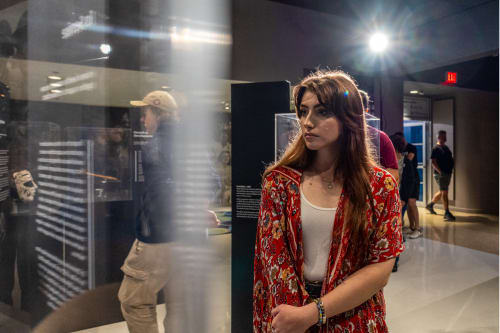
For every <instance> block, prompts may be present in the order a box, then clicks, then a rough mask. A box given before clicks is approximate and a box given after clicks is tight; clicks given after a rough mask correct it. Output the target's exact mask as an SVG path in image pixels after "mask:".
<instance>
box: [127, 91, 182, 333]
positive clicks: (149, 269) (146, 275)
mask: <svg viewBox="0 0 500 333" xmlns="http://www.w3.org/2000/svg"><path fill="white" fill-rule="evenodd" d="M130 103H131V104H132V105H134V106H139V107H141V123H142V124H143V126H144V128H145V129H146V131H147V132H148V133H149V134H151V135H152V138H151V140H150V141H149V142H148V143H147V144H146V145H145V147H144V150H143V155H142V156H143V170H144V179H145V184H144V185H145V186H144V189H145V191H144V193H143V194H142V197H141V202H140V211H139V214H138V216H137V220H136V222H137V223H136V237H137V239H136V240H135V241H134V244H133V245H132V248H131V250H130V253H129V255H128V257H127V258H126V259H125V262H124V264H123V266H122V268H121V269H122V271H123V273H124V278H123V281H122V284H121V286H120V290H119V293H118V298H119V300H120V302H121V309H122V314H123V317H124V318H125V320H126V321H127V325H128V329H129V331H130V332H132V333H133V332H148V333H149V332H158V324H157V321H156V302H157V294H158V292H160V291H161V290H163V292H164V295H165V300H166V303H167V309H168V310H167V318H165V322H164V324H165V325H167V323H168V330H167V329H166V331H169V332H170V331H172V332H177V331H179V332H180V331H182V329H179V327H178V326H175V325H176V324H175V323H176V317H181V316H180V312H179V311H181V310H180V309H179V308H178V307H176V306H175V305H173V306H170V305H171V302H169V301H170V300H172V299H175V300H179V299H181V298H182V295H178V293H179V292H180V291H179V290H180V289H181V288H177V291H176V288H175V285H178V284H179V283H180V284H182V282H180V281H179V279H182V278H181V277H180V273H179V269H178V265H176V264H175V262H174V261H175V259H176V258H175V255H174V254H173V252H174V251H175V242H174V238H175V223H174V207H173V205H172V203H173V200H174V195H175V186H176V182H175V180H174V171H173V163H174V157H173V154H174V149H173V147H174V146H175V144H174V143H173V138H174V135H173V133H172V132H173V130H174V128H175V127H176V126H178V109H177V104H176V101H175V99H174V98H173V97H172V95H170V94H169V93H168V92H166V91H153V92H151V93H149V94H147V95H146V96H145V97H144V99H143V100H142V101H131V102H130ZM167 281H168V284H167ZM172 286H174V287H172ZM165 327H166V328H167V326H165Z"/></svg>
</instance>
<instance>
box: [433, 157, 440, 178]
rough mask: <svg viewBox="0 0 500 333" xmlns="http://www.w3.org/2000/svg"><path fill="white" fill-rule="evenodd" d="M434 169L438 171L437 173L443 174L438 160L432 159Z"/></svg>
mask: <svg viewBox="0 0 500 333" xmlns="http://www.w3.org/2000/svg"><path fill="white" fill-rule="evenodd" d="M432 167H433V168H434V170H436V172H437V173H439V174H441V169H440V168H439V166H438V164H437V160H436V159H435V158H433V159H432Z"/></svg>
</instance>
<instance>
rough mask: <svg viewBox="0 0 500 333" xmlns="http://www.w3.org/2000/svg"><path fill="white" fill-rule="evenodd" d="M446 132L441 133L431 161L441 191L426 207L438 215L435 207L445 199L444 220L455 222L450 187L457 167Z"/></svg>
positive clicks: (433, 149)
mask: <svg viewBox="0 0 500 333" xmlns="http://www.w3.org/2000/svg"><path fill="white" fill-rule="evenodd" d="M445 143H446V131H439V133H438V137H437V144H436V145H435V146H434V148H432V154H431V160H432V167H433V169H434V179H435V180H436V182H437V184H438V185H439V191H438V192H436V193H435V194H434V197H433V198H432V201H431V202H430V203H429V204H428V205H427V206H426V207H425V208H426V209H427V210H428V211H429V212H430V213H431V214H436V211H435V210H434V205H435V204H436V203H437V202H439V200H441V198H442V199H443V206H444V210H445V213H444V220H445V221H455V216H453V214H452V213H451V212H450V210H449V208H448V187H449V186H450V180H451V174H452V172H453V168H454V166H455V161H454V160H453V155H452V153H451V151H450V149H449V148H448V146H446V144H445Z"/></svg>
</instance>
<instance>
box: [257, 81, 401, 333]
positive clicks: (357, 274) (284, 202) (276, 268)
mask: <svg viewBox="0 0 500 333" xmlns="http://www.w3.org/2000/svg"><path fill="white" fill-rule="evenodd" d="M293 97H294V99H295V110H296V113H297V117H298V119H299V122H300V132H299V134H298V135H297V137H296V138H295V139H294V141H293V142H291V143H290V145H289V147H288V148H287V150H286V151H285V154H284V155H283V157H282V158H281V159H280V160H279V161H277V162H276V163H274V164H273V165H271V166H269V167H268V168H267V169H266V171H265V172H264V177H263V184H262V198H261V207H260V212H259V221H258V227H257V237H256V245H255V261H254V294H253V298H254V302H253V303H254V305H253V326H254V332H279V333H281V332H300V333H303V332H305V331H307V330H309V332H342V333H344V332H387V326H386V323H385V303H384V297H383V293H382V288H383V287H384V286H385V285H386V284H387V282H388V279H389V276H390V273H391V270H392V267H393V265H394V260H395V259H394V258H395V257H396V256H397V255H398V254H399V253H401V252H402V251H403V250H404V245H403V242H402V237H401V225H400V222H399V219H398V217H399V214H400V203H399V196H398V191H397V184H396V182H395V180H394V178H393V177H392V176H391V175H390V174H389V173H388V172H386V171H385V170H383V169H380V168H378V167H376V166H375V163H374V162H373V160H372V159H371V155H370V148H369V143H368V140H367V138H366V125H365V119H364V112H363V107H362V102H361V96H360V94H359V91H358V89H357V87H356V84H355V82H354V81H353V79H351V78H350V77H349V76H348V75H347V74H345V73H343V72H341V71H334V72H331V71H330V72H316V73H314V74H311V75H310V76H308V77H307V78H305V79H304V80H302V82H301V83H300V84H299V85H297V86H296V87H295V88H294V91H293Z"/></svg>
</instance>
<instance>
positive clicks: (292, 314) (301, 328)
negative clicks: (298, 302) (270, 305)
mask: <svg viewBox="0 0 500 333" xmlns="http://www.w3.org/2000/svg"><path fill="white" fill-rule="evenodd" d="M271 315H272V316H273V322H272V324H271V326H272V328H273V333H304V332H305V331H306V330H307V329H308V328H309V327H311V326H312V325H313V324H314V323H316V322H317V321H318V310H317V308H316V304H314V303H310V304H308V305H305V306H301V307H297V306H292V305H285V304H282V305H279V306H277V307H276V308H274V309H273V310H272V311H271Z"/></svg>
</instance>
